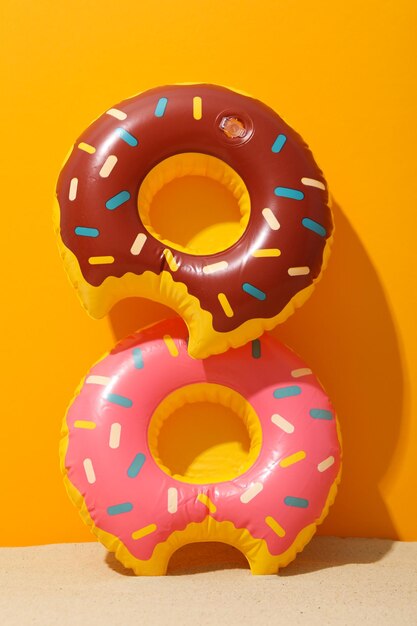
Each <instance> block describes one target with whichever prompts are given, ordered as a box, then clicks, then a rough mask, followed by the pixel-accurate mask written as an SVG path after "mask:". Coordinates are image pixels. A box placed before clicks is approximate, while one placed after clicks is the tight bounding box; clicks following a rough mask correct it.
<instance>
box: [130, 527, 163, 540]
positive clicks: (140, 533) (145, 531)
mask: <svg viewBox="0 0 417 626" xmlns="http://www.w3.org/2000/svg"><path fill="white" fill-rule="evenodd" d="M156 528H157V527H156V524H149V525H148V526H144V527H143V528H139V530H135V532H134V533H132V539H142V537H146V535H150V534H151V533H154V532H155V530H156Z"/></svg>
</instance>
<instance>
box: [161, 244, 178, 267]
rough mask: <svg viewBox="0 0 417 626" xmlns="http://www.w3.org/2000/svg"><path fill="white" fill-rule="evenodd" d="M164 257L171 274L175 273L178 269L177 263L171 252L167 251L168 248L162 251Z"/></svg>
mask: <svg viewBox="0 0 417 626" xmlns="http://www.w3.org/2000/svg"><path fill="white" fill-rule="evenodd" d="M164 256H165V258H166V261H167V263H168V267H169V269H170V270H171V272H176V271H177V269H178V265H177V262H176V260H175V258H174V255H173V254H172V252H171V250H168V248H165V250H164Z"/></svg>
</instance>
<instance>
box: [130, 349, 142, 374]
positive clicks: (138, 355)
mask: <svg viewBox="0 0 417 626" xmlns="http://www.w3.org/2000/svg"><path fill="white" fill-rule="evenodd" d="M132 354H133V363H134V365H135V367H136V369H137V370H141V369H142V368H143V354H142V350H141V349H140V348H134V349H133V350H132Z"/></svg>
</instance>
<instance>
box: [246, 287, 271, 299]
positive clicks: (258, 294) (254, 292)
mask: <svg viewBox="0 0 417 626" xmlns="http://www.w3.org/2000/svg"><path fill="white" fill-rule="evenodd" d="M242 289H243V291H245V292H246V293H248V294H249V295H250V296H253V297H254V298H256V299H257V300H265V299H266V293H264V292H263V291H261V290H260V289H258V288H257V287H254V286H253V285H251V284H250V283H243V285H242Z"/></svg>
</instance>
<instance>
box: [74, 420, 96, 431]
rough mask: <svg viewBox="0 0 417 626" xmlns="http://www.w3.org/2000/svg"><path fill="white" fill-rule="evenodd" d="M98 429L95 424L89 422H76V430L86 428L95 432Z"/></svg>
mask: <svg viewBox="0 0 417 626" xmlns="http://www.w3.org/2000/svg"><path fill="white" fill-rule="evenodd" d="M95 427H96V423H95V422H90V421H89V420H76V421H75V422H74V428H86V429H87V430H93V429H94V428H95Z"/></svg>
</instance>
